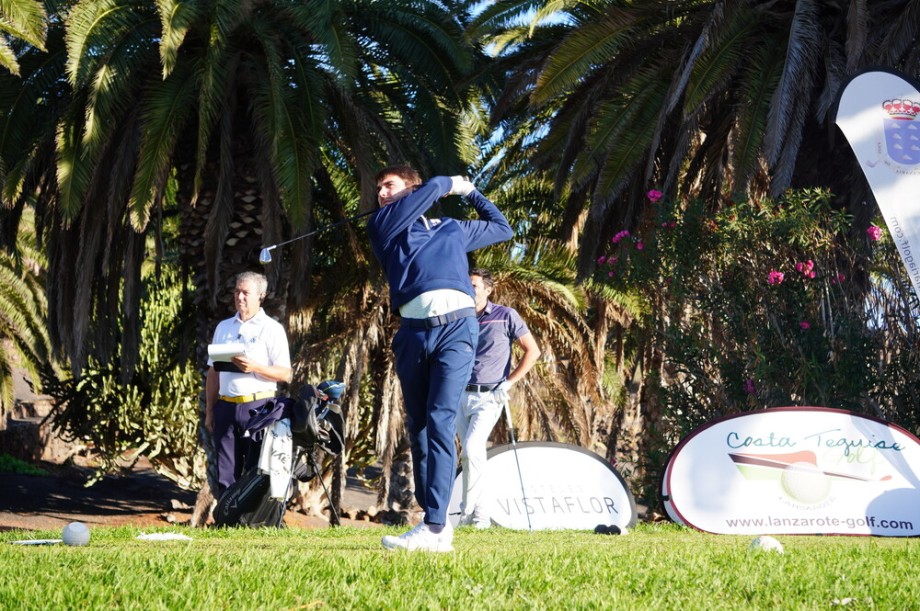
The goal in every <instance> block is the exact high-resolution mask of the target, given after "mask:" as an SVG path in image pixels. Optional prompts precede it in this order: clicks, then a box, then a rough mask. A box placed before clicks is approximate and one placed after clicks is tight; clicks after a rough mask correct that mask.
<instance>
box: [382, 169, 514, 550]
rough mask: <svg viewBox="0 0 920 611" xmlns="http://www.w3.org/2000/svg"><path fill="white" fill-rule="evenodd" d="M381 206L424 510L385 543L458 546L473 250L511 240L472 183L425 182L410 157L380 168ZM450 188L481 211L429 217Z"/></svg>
mask: <svg viewBox="0 0 920 611" xmlns="http://www.w3.org/2000/svg"><path fill="white" fill-rule="evenodd" d="M376 183H377V201H378V203H379V205H380V207H381V209H380V211H379V212H378V213H377V214H376V215H374V216H373V217H371V220H370V221H369V222H368V225H367V232H368V236H369V237H370V242H371V246H372V247H373V249H374V254H375V255H376V257H377V259H378V260H379V261H380V263H381V265H382V267H383V270H384V274H385V275H386V278H387V282H388V283H389V288H390V306H391V308H392V309H393V311H394V312H398V313H399V315H400V317H401V319H400V326H399V330H398V331H397V333H396V336H395V338H394V339H393V353H394V355H395V357H396V373H397V375H398V376H399V381H400V386H401V388H402V393H403V400H404V401H405V406H406V426H407V427H408V429H409V442H410V446H411V449H412V463H413V471H414V476H415V499H416V501H418V504H419V505H420V506H421V507H422V509H423V510H424V511H425V517H424V520H423V521H422V523H421V524H419V525H418V526H416V527H415V528H413V529H412V530H410V531H408V532H406V533H403V534H402V535H399V536H398V537H397V536H390V535H388V536H385V537H384V538H383V546H384V547H385V548H387V549H405V550H408V551H430V552H451V551H453V549H454V548H453V545H452V544H453V528H452V527H451V525H450V523H449V522H448V520H447V505H448V503H449V502H450V493H451V486H452V484H453V479H454V469H455V465H456V455H455V442H454V435H455V432H456V426H455V425H456V422H455V421H456V418H457V409H458V406H459V405H460V397H461V396H462V394H463V392H464V389H465V388H466V384H467V382H468V380H469V378H470V372H471V371H472V368H473V357H474V354H475V351H476V345H477V342H478V338H479V323H478V322H477V321H476V308H475V301H474V296H473V287H472V285H471V284H470V279H469V276H468V271H467V270H468V264H467V258H466V253H468V252H471V251H473V250H476V249H477V248H482V247H484V246H489V245H490V244H495V243H497V242H502V241H504V240H508V239H509V238H511V237H512V235H513V232H512V230H511V226H510V225H509V224H508V221H507V219H505V217H504V216H503V215H502V213H501V212H500V211H499V210H498V208H496V207H495V204H493V203H492V202H490V201H489V200H488V199H486V197H485V196H484V195H482V194H481V193H480V192H479V191H477V190H476V188H475V187H474V186H473V184H472V183H471V182H469V181H468V180H466V179H464V178H462V177H460V176H455V177H451V178H448V177H446V176H437V177H435V178H432V179H431V180H429V181H427V182H425V183H422V180H421V177H420V176H419V174H418V172H416V171H415V170H414V169H413V168H411V167H408V166H390V167H387V168H384V169H382V170H380V172H378V173H377V176H376ZM445 195H461V196H463V198H464V199H465V201H466V202H467V203H468V204H470V205H471V206H472V207H473V208H475V209H476V212H477V213H478V214H479V218H480V220H478V221H457V220H455V219H450V218H445V219H428V218H426V217H425V216H423V215H424V213H425V212H427V211H428V209H429V208H431V206H432V205H433V204H434V203H435V202H436V201H437V200H438V199H440V198H441V197H444V196H445Z"/></svg>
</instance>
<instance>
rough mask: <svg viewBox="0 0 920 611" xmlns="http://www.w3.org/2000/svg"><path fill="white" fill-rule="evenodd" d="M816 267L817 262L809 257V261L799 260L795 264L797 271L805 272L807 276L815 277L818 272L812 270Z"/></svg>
mask: <svg viewBox="0 0 920 611" xmlns="http://www.w3.org/2000/svg"><path fill="white" fill-rule="evenodd" d="M814 268H815V262H814V261H812V260H811V259H809V260H808V261H804V262H803V261H799V262H798V263H796V264H795V271H797V272H799V273H801V274H803V275H804V276H805V277H806V278H814V277H815V276H816V275H817V274H815V272H813V271H812V270H813V269H814Z"/></svg>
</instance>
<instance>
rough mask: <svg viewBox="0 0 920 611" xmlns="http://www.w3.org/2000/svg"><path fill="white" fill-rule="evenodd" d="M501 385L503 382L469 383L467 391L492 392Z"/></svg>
mask: <svg viewBox="0 0 920 611" xmlns="http://www.w3.org/2000/svg"><path fill="white" fill-rule="evenodd" d="M500 385H501V382H498V383H496V384H467V385H466V392H490V391H493V390H495V389H496V388H498V387H499V386H500Z"/></svg>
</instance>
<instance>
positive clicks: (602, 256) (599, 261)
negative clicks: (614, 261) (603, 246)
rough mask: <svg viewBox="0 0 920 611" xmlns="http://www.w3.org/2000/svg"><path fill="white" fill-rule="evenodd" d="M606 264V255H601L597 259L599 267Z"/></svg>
mask: <svg viewBox="0 0 920 611" xmlns="http://www.w3.org/2000/svg"><path fill="white" fill-rule="evenodd" d="M606 262H607V257H605V256H604V255H601V256H599V257H598V258H597V264H598V265H603V264H604V263H606Z"/></svg>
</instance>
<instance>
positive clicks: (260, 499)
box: [214, 380, 345, 528]
mask: <svg viewBox="0 0 920 611" xmlns="http://www.w3.org/2000/svg"><path fill="white" fill-rule="evenodd" d="M344 391H345V385H344V384H343V383H342V382H336V381H332V380H327V381H325V382H322V383H321V384H319V385H317V386H316V387H313V386H305V387H303V388H302V389H301V391H300V393H299V395H298V397H297V398H296V399H291V398H277V399H274V400H272V401H268V402H267V403H266V404H265V405H263V406H262V407H261V408H260V409H258V410H254V413H253V414H252V416H251V417H250V419H249V422H248V423H247V426H246V431H247V432H248V433H249V435H250V436H251V438H252V445H251V447H250V452H249V453H250V455H251V456H258V457H259V458H258V463H257V464H254V465H252V466H251V467H250V468H248V469H246V471H245V472H244V473H243V475H242V476H241V477H240V479H239V480H237V481H236V483H234V484H233V485H232V486H230V487H229V488H227V490H226V491H225V492H224V494H223V495H221V497H220V500H219V501H218V502H217V507H216V509H215V510H214V522H215V523H216V524H217V525H218V526H249V527H254V528H255V527H262V526H268V527H276V528H280V527H281V526H282V525H283V523H284V512H285V511H286V509H287V503H288V501H289V500H290V497H291V494H292V493H293V492H294V490H295V482H297V481H301V482H308V481H310V480H312V479H313V478H314V477H316V476H317V475H320V482H321V483H322V484H323V492H324V493H325V494H326V498H327V499H328V500H329V507H330V511H331V512H332V519H331V520H330V522H331V523H332V524H338V522H339V519H338V513H337V512H336V510H335V507H334V505H333V503H332V497H331V496H330V495H329V490H327V489H326V484H325V482H323V480H322V476H321V472H322V467H321V462H320V459H319V452H320V451H322V452H324V453H325V454H328V455H331V456H338V455H339V454H340V453H341V452H342V448H343V447H344V444H345V420H344V419H343V417H342V410H341V408H340V407H339V403H338V402H339V400H340V398H341V396H342V394H343V393H344Z"/></svg>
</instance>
